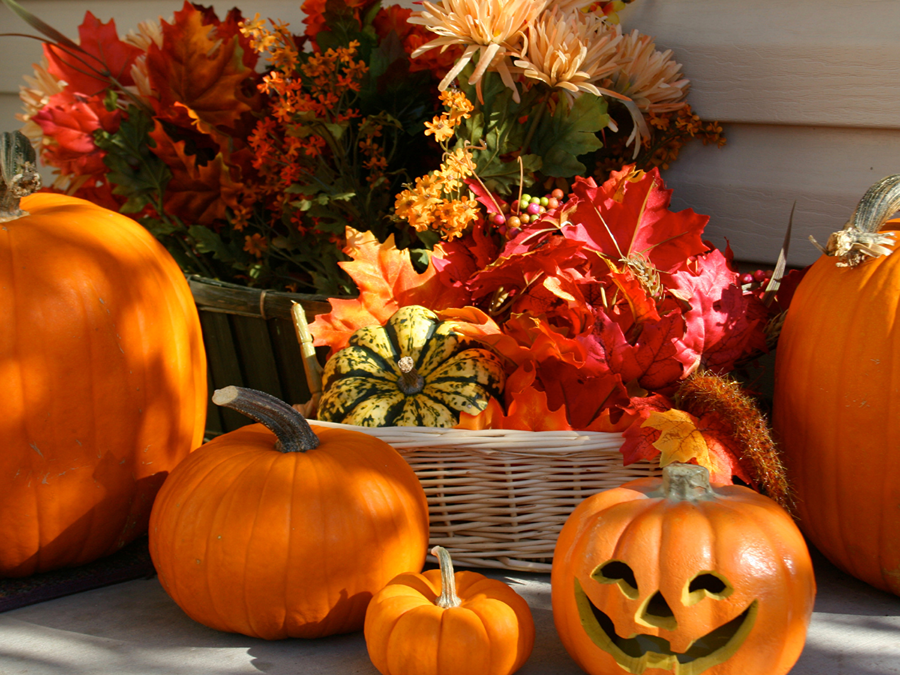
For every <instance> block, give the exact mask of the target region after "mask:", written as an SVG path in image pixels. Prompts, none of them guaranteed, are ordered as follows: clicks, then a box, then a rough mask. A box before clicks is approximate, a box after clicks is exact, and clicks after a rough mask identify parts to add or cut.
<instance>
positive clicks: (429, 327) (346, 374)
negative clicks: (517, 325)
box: [318, 305, 505, 427]
mask: <svg viewBox="0 0 900 675" xmlns="http://www.w3.org/2000/svg"><path fill="white" fill-rule="evenodd" d="M504 383H505V373H504V371H503V367H502V364H501V362H500V359H499V357H498V356H497V355H496V354H494V353H493V352H491V351H489V350H488V349H485V348H482V347H478V346H475V343H473V342H472V341H470V340H469V339H467V338H465V337H464V336H462V335H460V334H459V333H457V332H456V331H454V329H453V325H452V324H451V323H448V322H442V321H441V320H440V319H439V318H438V316H437V315H436V314H435V313H434V312H432V311H431V310H429V309H426V308H425V307H421V306H418V305H410V306H407V307H402V308H400V309H399V310H397V312H395V313H394V314H393V316H391V318H390V319H388V320H387V322H386V323H385V325H383V326H366V327H365V328H360V329H359V330H357V331H356V332H355V333H354V334H353V335H352V336H351V338H350V341H349V345H348V346H347V347H345V348H344V349H342V350H340V351H339V352H337V353H336V354H335V355H334V356H332V357H331V358H330V359H329V360H328V361H327V362H326V364H325V370H324V372H323V374H322V398H321V400H320V401H319V410H318V418H319V419H320V420H323V421H326V422H342V423H344V424H354V425H358V426H365V427H382V426H425V427H453V426H455V425H456V424H457V423H458V422H459V415H460V412H462V411H465V412H467V413H471V414H477V413H479V412H480V411H482V410H484V408H485V407H487V404H488V402H489V401H490V399H491V397H495V398H499V396H500V393H501V392H502V391H503V385H504Z"/></svg>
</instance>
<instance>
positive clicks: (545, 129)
mask: <svg viewBox="0 0 900 675" xmlns="http://www.w3.org/2000/svg"><path fill="white" fill-rule="evenodd" d="M3 1H4V3H5V4H6V5H7V6H9V7H10V8H11V9H13V11H15V12H16V13H18V14H19V15H20V16H21V17H23V18H24V19H25V20H26V21H28V22H29V23H30V24H31V25H32V26H33V27H35V28H36V29H37V30H39V31H40V32H41V33H42V34H43V38H42V39H43V40H44V55H45V57H46V58H45V64H44V65H42V66H36V67H35V75H34V77H33V78H26V79H27V80H28V86H27V87H25V88H23V91H22V98H23V100H24V102H25V113H24V114H23V115H22V119H23V120H24V121H25V122H26V124H25V127H24V129H23V131H24V132H25V133H26V134H27V135H28V136H29V137H30V138H31V139H32V140H33V142H34V143H35V144H36V146H37V148H38V150H39V153H40V158H41V161H42V163H43V164H45V165H47V166H50V167H53V168H54V170H55V171H56V172H57V174H58V176H57V179H56V182H55V185H54V189H56V190H60V191H64V192H67V193H69V194H74V195H76V196H80V197H84V198H87V199H89V200H91V201H94V202H96V203H98V204H101V205H104V206H107V207H109V208H112V209H114V210H119V211H121V212H123V213H126V214H129V215H131V216H133V217H134V218H136V219H137V220H139V221H140V222H141V223H142V224H143V225H144V226H145V227H147V228H148V229H149V230H150V231H151V232H152V233H153V234H154V235H155V236H156V237H157V238H158V239H159V240H160V241H161V242H163V243H164V244H165V245H166V247H167V248H168V249H169V251H170V252H171V253H172V254H173V255H174V256H175V258H176V259H177V260H178V262H179V264H180V265H181V266H182V268H183V269H184V270H185V271H186V272H189V273H196V274H200V275H202V276H206V277H213V278H217V279H221V280H225V281H232V282H238V283H243V284H245V285H250V286H256V287H261V288H271V289H282V290H283V289H286V290H291V291H300V292H317V293H321V294H324V295H331V296H337V295H348V294H350V295H352V294H354V293H355V292H356V291H357V289H356V288H355V286H354V284H353V281H352V280H351V279H350V278H349V277H347V275H346V274H345V273H344V272H343V271H342V269H341V268H340V267H339V266H338V265H337V264H336V263H337V262H338V261H340V260H345V259H346V257H345V255H344V254H343V252H342V250H343V248H344V246H345V238H344V233H345V231H346V229H347V228H348V227H350V228H352V229H354V230H356V231H360V232H372V233H373V234H374V236H375V237H376V238H377V239H378V240H379V241H385V240H386V239H387V237H388V236H389V235H393V237H394V242H395V244H396V245H397V246H399V247H401V248H409V249H410V250H411V251H412V252H413V255H414V257H415V259H416V260H417V262H418V264H419V265H420V267H421V266H422V265H423V264H424V261H425V260H426V259H427V254H428V250H430V248H431V247H432V246H433V245H434V244H435V243H436V242H437V241H438V240H439V234H440V232H439V230H440V228H436V229H435V228H421V229H418V228H416V227H415V224H413V227H410V223H411V221H406V220H403V219H399V220H398V219H397V218H395V217H393V216H394V214H393V204H394V201H395V198H396V195H397V194H398V193H399V192H401V190H402V188H403V186H404V185H405V184H407V183H409V182H410V181H411V180H412V179H413V178H414V177H415V176H420V175H422V174H424V173H426V172H427V171H428V169H430V168H432V167H434V166H435V165H436V164H437V163H438V162H439V161H440V159H441V155H442V152H443V149H442V147H441V141H442V140H445V134H446V132H445V131H442V129H441V127H440V124H438V125H436V126H429V127H428V130H429V131H430V132H431V135H426V134H423V133H422V132H423V131H425V130H426V125H428V124H430V120H431V119H432V118H433V117H434V116H435V114H436V113H437V112H438V111H440V109H441V102H440V101H439V100H438V92H439V91H440V90H444V89H446V88H447V87H448V86H449V84H450V82H451V81H453V80H454V79H458V80H459V81H460V83H461V87H462V89H463V91H464V92H465V94H466V95H467V96H468V98H469V100H471V101H472V102H473V104H474V106H475V107H474V110H473V112H472V114H471V115H469V116H468V117H467V118H466V120H465V122H464V124H462V125H460V126H458V127H457V128H456V129H455V132H456V135H457V138H458V140H459V141H460V143H463V142H468V144H469V145H470V147H471V151H472V156H473V160H474V162H475V163H476V165H477V168H478V175H479V176H480V177H481V178H482V179H483V181H484V183H485V184H486V186H487V187H488V188H489V189H490V190H491V191H492V192H494V193H496V194H499V195H509V194H510V193H511V191H513V190H515V189H518V187H519V186H522V185H525V186H530V185H539V186H550V185H552V186H553V187H555V188H566V187H567V183H568V181H569V180H571V179H572V178H573V177H575V176H577V175H596V176H597V177H598V179H599V180H602V179H604V178H605V175H606V174H607V173H608V171H609V170H610V169H617V168H619V167H621V166H622V165H623V163H626V162H627V163H634V164H636V165H637V166H638V167H639V168H650V167H652V166H661V167H666V166H668V164H669V163H670V162H671V161H672V160H673V159H674V158H675V157H676V156H677V154H678V150H679V149H680V147H681V146H682V145H683V144H684V143H685V142H687V141H688V140H689V139H691V138H695V137H696V138H700V139H702V140H703V141H704V142H713V143H719V144H721V143H722V142H724V141H723V138H722V135H721V128H720V127H718V125H717V124H715V123H706V122H702V121H701V120H700V119H699V117H697V116H696V115H695V114H694V113H693V112H692V111H691V109H690V106H689V105H688V104H687V103H686V102H685V97H686V95H687V91H688V85H689V83H688V80H687V79H686V78H685V77H684V76H683V75H682V74H681V72H680V66H679V65H678V64H677V63H676V62H675V61H674V60H673V59H672V55H671V53H670V52H663V51H659V50H657V49H656V47H655V45H654V43H653V40H652V39H651V38H650V37H649V36H644V35H641V34H639V33H638V32H637V31H632V32H631V33H628V34H623V32H622V30H621V28H620V26H619V25H618V15H617V12H618V11H620V10H621V9H622V8H623V7H624V5H625V4H626V3H625V2H622V1H621V0H615V1H611V2H585V1H584V0H580V1H579V0H558V1H556V0H553V1H549V0H515V1H514V2H509V1H508V0H504V1H501V0H443V2H441V3H439V4H438V5H432V4H430V3H427V2H426V3H424V4H423V9H422V10H421V11H416V12H413V11H412V10H410V9H407V8H403V7H400V6H397V5H390V6H382V4H381V2H380V1H379V0H327V1H326V0H306V1H305V2H304V3H303V5H302V10H303V12H304V13H305V18H304V20H303V21H304V24H305V25H304V30H303V31H302V34H295V33H293V32H291V30H290V27H289V25H288V24H287V23H284V22H281V21H273V22H271V24H270V25H268V24H266V22H264V21H261V20H260V19H259V17H256V18H254V19H245V18H244V17H243V16H242V15H241V13H240V11H239V10H238V9H233V10H231V11H230V12H228V14H227V15H225V16H224V17H223V18H220V17H219V16H218V15H217V14H216V13H215V11H214V10H213V9H212V8H209V7H204V6H201V5H197V4H193V3H191V2H185V4H184V5H183V7H182V9H180V10H179V11H176V12H175V13H174V15H173V17H172V18H171V19H169V20H160V21H159V22H158V23H154V22H144V23H142V24H140V25H139V26H138V28H137V31H136V32H131V33H129V34H128V35H127V36H125V37H123V38H120V37H119V35H118V33H117V30H116V26H115V23H114V22H113V21H109V22H108V23H102V22H101V21H100V20H98V19H97V18H95V17H94V16H93V15H92V14H90V13H87V15H86V18H85V21H84V23H83V24H82V25H81V26H80V28H79V36H80V39H79V42H78V43H76V42H74V41H72V40H69V39H68V38H66V37H65V36H63V35H62V34H60V33H58V32H57V31H55V30H53V29H52V28H51V27H49V26H47V25H46V24H45V23H43V22H42V21H40V20H39V19H37V18H36V17H34V16H33V15H31V14H30V13H29V12H27V11H26V10H24V9H23V8H22V7H21V6H19V5H18V4H17V3H16V2H15V0H3ZM474 17H480V18H479V21H481V23H479V21H474V22H473V21H472V20H471V19H473V18H474ZM267 26H268V27H267ZM435 36H437V37H436V38H435ZM432 38H435V39H432ZM188 73H189V74H190V77H186V74H188ZM548 191H549V188H548ZM469 215H471V214H469ZM455 222H456V225H455V227H461V221H459V220H457V221H455ZM466 222H469V221H468V220H467V221H466Z"/></svg>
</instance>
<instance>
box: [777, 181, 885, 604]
mask: <svg viewBox="0 0 900 675" xmlns="http://www.w3.org/2000/svg"><path fill="white" fill-rule="evenodd" d="M898 209H900V175H893V176H888V177H886V178H885V179H883V180H881V181H880V182H878V183H876V184H875V185H874V186H872V187H871V188H870V189H869V190H868V191H867V192H866V194H865V195H864V196H863V198H862V199H861V200H860V203H859V205H858V206H857V208H856V211H855V212H854V214H853V217H852V218H851V220H850V222H849V223H848V225H847V227H845V228H844V229H843V230H841V231H839V232H836V233H835V234H833V235H831V237H830V238H829V241H828V245H827V248H826V249H825V252H826V254H827V255H823V256H822V257H821V258H819V259H818V260H817V261H816V262H815V263H814V264H813V265H812V267H811V268H810V269H809V270H807V272H806V274H805V275H804V277H803V279H802V280H801V281H800V284H799V286H798V287H797V290H796V292H795V293H794V297H793V299H792V300H791V305H790V308H789V309H788V312H787V317H786V318H785V321H784V327H783V329H782V331H781V335H780V337H779V339H778V350H777V352H776V354H777V358H776V362H775V396H774V406H773V414H772V425H773V427H774V430H775V435H776V438H777V440H778V442H779V444H780V446H781V448H782V451H783V453H784V462H785V465H786V467H787V470H788V478H789V480H790V481H791V484H792V485H793V487H794V490H795V492H796V494H797V514H798V523H799V525H800V528H801V529H802V530H803V532H804V534H806V536H807V537H808V538H809V540H810V542H812V544H814V545H815V547H816V548H817V549H818V550H820V551H821V552H822V553H823V554H824V555H825V556H826V557H827V558H828V559H829V560H830V561H831V562H833V563H834V564H835V565H837V566H838V567H839V568H841V569H842V570H844V571H845V572H847V573H848V574H851V575H853V576H855V577H857V578H858V579H861V580H863V581H865V582H867V583H869V584H871V585H872V586H875V587H876V588H880V589H882V590H885V591H889V592H892V593H895V594H897V595H900V443H898V440H897V426H896V420H897V419H900V397H898V395H897V393H898V389H897V387H898V385H897V382H898V381H900V370H898V364H900V359H898V354H900V321H898V318H897V303H898V301H900V254H898V253H897V250H896V249H897V242H896V241H895V240H894V238H895V237H896V236H897V234H898V230H900V221H892V222H888V223H887V227H883V226H884V225H885V223H886V221H887V219H888V218H890V217H891V216H892V215H894V214H895V213H896V212H897V210H898ZM881 230H884V231H881Z"/></svg>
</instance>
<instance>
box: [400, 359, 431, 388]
mask: <svg viewBox="0 0 900 675" xmlns="http://www.w3.org/2000/svg"><path fill="white" fill-rule="evenodd" d="M397 367H398V368H399V369H400V374H401V377H400V379H399V380H397V386H398V387H399V388H400V391H402V392H403V393H404V394H406V395H407V396H411V395H412V394H418V393H419V392H420V391H422V389H424V388H425V378H423V377H422V376H421V375H419V373H418V371H417V370H416V362H415V361H413V360H412V357H411V356H401V357H400V360H399V361H397Z"/></svg>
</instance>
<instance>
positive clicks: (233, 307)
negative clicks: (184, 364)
mask: <svg viewBox="0 0 900 675" xmlns="http://www.w3.org/2000/svg"><path fill="white" fill-rule="evenodd" d="M188 284H189V285H190V287H191V292H192V293H193V295H194V302H196V304H197V309H198V310H199V312H200V324H201V326H202V327H203V342H204V344H205V345H206V356H207V362H208V366H207V368H208V379H209V392H210V396H212V392H213V391H215V390H216V389H220V388H222V387H226V386H228V385H232V384H233V385H237V386H241V387H250V388H252V389H259V390H260V391H265V392H267V393H269V394H272V395H273V396H277V397H278V398H280V399H282V400H284V401H287V402H288V403H291V404H294V403H304V402H305V401H307V400H308V399H309V387H308V386H307V383H306V374H305V372H304V370H303V360H302V357H301V355H300V345H299V343H298V341H297V336H296V333H295V331H294V325H293V322H292V320H291V306H292V305H293V303H295V302H298V303H300V304H301V305H302V306H303V308H304V310H305V311H306V317H307V320H308V321H310V322H311V321H312V320H313V318H314V317H315V316H316V315H317V314H324V313H326V312H329V311H331V305H330V304H329V303H328V300H327V298H325V297H324V296H318V295H307V294H303V293H282V292H277V291H264V290H261V289H254V288H247V287H244V286H238V285H236V284H229V283H225V282H221V281H215V280H212V279H205V278H203V277H198V276H189V277H188ZM322 358H323V360H324V353H323V354H322ZM250 423H251V421H250V420H249V419H247V418H246V417H244V416H243V415H240V414H238V413H236V412H234V411H231V410H227V409H221V408H219V407H218V406H215V405H212V404H210V405H209V408H208V412H207V417H206V435H207V437H212V436H217V435H219V434H222V433H225V432H228V431H232V430H234V429H237V428H238V427H241V426H244V425H246V424H250Z"/></svg>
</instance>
